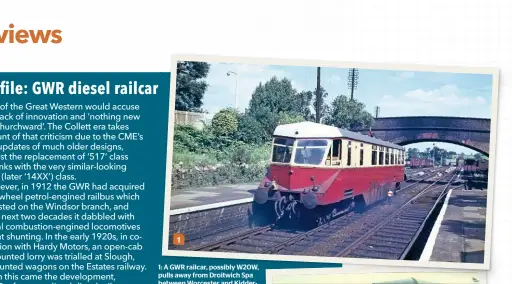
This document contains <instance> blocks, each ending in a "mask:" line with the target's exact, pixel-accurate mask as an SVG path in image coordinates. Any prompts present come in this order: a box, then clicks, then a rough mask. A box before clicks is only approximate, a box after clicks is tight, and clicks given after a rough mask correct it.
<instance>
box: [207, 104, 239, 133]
mask: <svg viewBox="0 0 512 284" xmlns="http://www.w3.org/2000/svg"><path fill="white" fill-rule="evenodd" d="M212 130H213V133H214V134H215V135H219V136H231V135H233V134H234V133H235V132H236V131H237V130H238V119H237V113H236V111H235V110H234V109H229V108H227V109H223V110H221V111H219V112H218V113H216V114H215V115H214V116H213V118H212Z"/></svg>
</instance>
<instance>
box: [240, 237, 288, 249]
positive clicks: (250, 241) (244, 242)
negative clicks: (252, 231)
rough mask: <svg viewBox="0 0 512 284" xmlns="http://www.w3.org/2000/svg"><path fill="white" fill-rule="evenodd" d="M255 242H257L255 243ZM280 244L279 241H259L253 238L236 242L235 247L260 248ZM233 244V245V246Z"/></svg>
mask: <svg viewBox="0 0 512 284" xmlns="http://www.w3.org/2000/svg"><path fill="white" fill-rule="evenodd" d="M255 241H259V242H255ZM279 243H281V241H279V240H277V241H276V240H272V239H268V238H267V239H261V240H255V239H253V238H251V239H244V240H241V241H238V242H236V243H235V244H236V245H244V246H250V247H262V246H268V245H273V244H279ZM235 244H233V245H235Z"/></svg>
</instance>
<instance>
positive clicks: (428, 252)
mask: <svg viewBox="0 0 512 284" xmlns="http://www.w3.org/2000/svg"><path fill="white" fill-rule="evenodd" d="M486 207H487V190H461V189H456V190H452V191H450V192H449V193H448V195H447V197H446V199H445V202H444V204H443V207H442V209H441V212H440V213H439V216H438V218H437V220H436V223H435V224H434V227H433V229H432V232H431V234H430V237H429V239H428V241H427V244H426V246H425V249H424V250H423V254H422V255H421V258H420V261H442V262H455V263H475V264H483V263H484V255H485V253H484V251H485V228H486Z"/></svg>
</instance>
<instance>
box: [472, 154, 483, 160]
mask: <svg viewBox="0 0 512 284" xmlns="http://www.w3.org/2000/svg"><path fill="white" fill-rule="evenodd" d="M473 157H475V160H481V159H482V154H480V153H475V154H474V155H473Z"/></svg>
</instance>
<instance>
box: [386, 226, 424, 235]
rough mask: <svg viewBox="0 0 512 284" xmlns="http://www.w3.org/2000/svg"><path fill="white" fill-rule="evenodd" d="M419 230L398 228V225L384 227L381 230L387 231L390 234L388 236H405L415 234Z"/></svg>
mask: <svg viewBox="0 0 512 284" xmlns="http://www.w3.org/2000/svg"><path fill="white" fill-rule="evenodd" d="M417 231H418V229H416V230H411V229H403V228H396V227H394V228H393V227H391V228H389V227H387V228H383V229H380V230H379V232H382V233H386V234H388V236H396V235H401V236H403V235H404V234H408V235H409V234H412V235H414V234H415V233H416V232H417Z"/></svg>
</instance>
